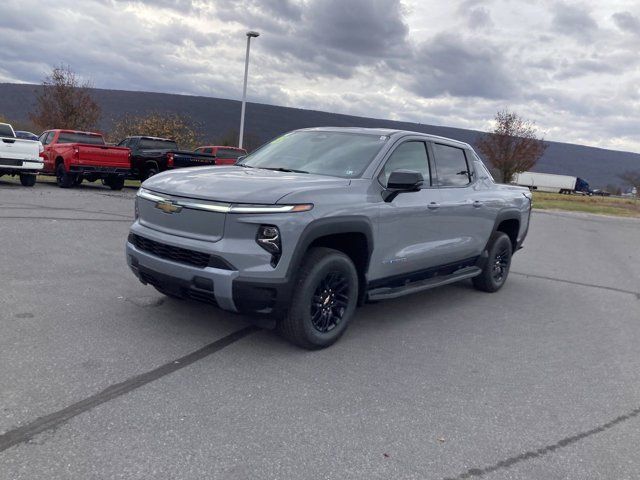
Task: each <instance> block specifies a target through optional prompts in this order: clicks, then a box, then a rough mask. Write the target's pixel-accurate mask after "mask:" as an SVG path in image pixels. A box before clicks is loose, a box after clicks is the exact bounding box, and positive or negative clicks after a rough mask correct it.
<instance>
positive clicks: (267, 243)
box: [256, 225, 281, 255]
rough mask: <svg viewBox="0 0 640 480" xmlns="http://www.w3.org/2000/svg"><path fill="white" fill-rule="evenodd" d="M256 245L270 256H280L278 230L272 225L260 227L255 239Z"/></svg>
mask: <svg viewBox="0 0 640 480" xmlns="http://www.w3.org/2000/svg"><path fill="white" fill-rule="evenodd" d="M256 241H257V242H258V245H260V246H261V247H262V248H264V249H265V250H266V251H267V252H269V253H271V254H272V255H280V252H281V245H280V230H278V227H274V226H273V225H260V228H259V229H258V236H257V238H256Z"/></svg>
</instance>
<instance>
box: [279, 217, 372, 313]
mask: <svg viewBox="0 0 640 480" xmlns="http://www.w3.org/2000/svg"><path fill="white" fill-rule="evenodd" d="M314 247H326V248H332V249H334V250H338V251H340V252H342V253H344V254H345V255H347V256H348V257H349V258H350V259H351V261H352V262H353V263H354V265H355V267H356V270H357V272H358V283H359V288H358V291H359V295H358V300H359V304H361V303H362V301H363V300H364V293H365V291H366V274H367V271H368V269H369V261H370V259H371V253H372V252H373V225H372V223H371V220H369V218H367V217H364V216H356V217H351V216H349V217H331V218H324V219H320V220H316V221H314V222H312V223H310V224H309V225H308V226H307V227H306V228H305V229H304V231H303V233H302V235H301V236H300V238H299V240H298V243H297V245H296V249H295V251H294V253H293V256H292V259H291V262H290V263H289V268H288V271H287V277H288V278H289V279H290V281H294V277H295V272H296V271H297V269H298V267H299V265H300V264H301V262H302V260H303V258H304V256H305V254H306V253H307V252H308V251H309V250H310V249H311V248H314Z"/></svg>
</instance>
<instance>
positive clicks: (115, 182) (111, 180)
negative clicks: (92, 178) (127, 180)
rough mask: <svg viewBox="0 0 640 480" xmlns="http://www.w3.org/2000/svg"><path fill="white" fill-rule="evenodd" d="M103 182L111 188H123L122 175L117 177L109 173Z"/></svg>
mask: <svg viewBox="0 0 640 480" xmlns="http://www.w3.org/2000/svg"><path fill="white" fill-rule="evenodd" d="M104 183H105V185H107V186H108V187H109V188H110V189H111V190H122V189H123V188H124V177H119V176H117V175H110V176H108V177H107V178H106V180H105V182H104Z"/></svg>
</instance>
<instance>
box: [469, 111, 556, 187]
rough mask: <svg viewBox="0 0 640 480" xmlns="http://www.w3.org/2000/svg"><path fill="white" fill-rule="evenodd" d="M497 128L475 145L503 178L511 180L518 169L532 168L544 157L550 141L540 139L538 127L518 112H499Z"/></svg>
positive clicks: (496, 120) (502, 180)
mask: <svg viewBox="0 0 640 480" xmlns="http://www.w3.org/2000/svg"><path fill="white" fill-rule="evenodd" d="M495 122H496V125H495V128H494V129H493V131H492V132H489V133H486V134H485V135H483V136H482V137H481V138H480V139H479V140H478V141H477V142H476V148H477V149H478V150H479V151H480V152H481V153H482V154H483V155H484V156H485V158H486V159H487V160H488V161H489V162H490V163H491V165H492V166H493V168H494V169H495V170H496V171H497V172H499V175H500V181H501V182H503V183H509V182H510V181H511V180H512V178H513V176H514V175H515V174H516V173H519V172H526V171H527V170H530V169H531V168H532V167H533V166H534V165H535V164H536V162H537V161H538V160H539V159H540V157H542V155H543V154H544V151H545V150H546V148H547V144H546V143H545V142H544V140H543V139H542V138H538V137H537V135H536V133H537V128H536V126H535V124H534V123H533V122H531V121H530V120H525V119H524V118H522V117H520V116H519V115H518V114H517V113H515V112H509V111H508V110H503V111H499V112H498V113H496V116H495Z"/></svg>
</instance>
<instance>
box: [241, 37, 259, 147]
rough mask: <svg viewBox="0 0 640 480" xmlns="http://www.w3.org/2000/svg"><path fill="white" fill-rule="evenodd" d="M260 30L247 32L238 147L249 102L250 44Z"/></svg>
mask: <svg viewBox="0 0 640 480" xmlns="http://www.w3.org/2000/svg"><path fill="white" fill-rule="evenodd" d="M259 36H260V33H259V32H254V31H252V30H250V31H248V32H247V56H246V57H245V59H244V88H243V89H242V111H241V112H240V138H239V139H238V147H240V148H242V137H243V136H244V110H245V107H246V103H247V77H248V75H249V46H250V45H251V38H255V37H259Z"/></svg>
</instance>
